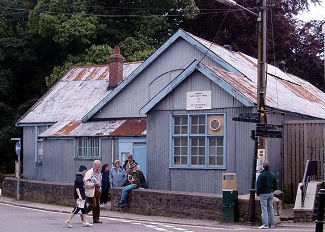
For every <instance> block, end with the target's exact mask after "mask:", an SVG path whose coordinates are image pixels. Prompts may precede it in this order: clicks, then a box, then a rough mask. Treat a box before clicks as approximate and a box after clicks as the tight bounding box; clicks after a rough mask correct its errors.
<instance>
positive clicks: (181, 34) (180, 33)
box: [82, 29, 242, 122]
mask: <svg viewBox="0 0 325 232" xmlns="http://www.w3.org/2000/svg"><path fill="white" fill-rule="evenodd" d="M179 38H183V39H184V40H186V41H187V42H189V43H190V44H192V45H193V46H195V47H196V48H198V49H199V50H200V51H201V52H202V53H204V54H205V53H206V55H207V56H209V57H210V58H211V59H213V60H214V61H216V62H217V63H218V64H219V65H220V66H221V67H223V68H224V69H226V70H227V71H230V72H233V73H236V74H242V73H241V72H240V71H239V70H237V69H236V68H235V67H233V66H232V65H230V64H229V63H227V62H226V61H225V60H223V59H222V58H221V57H219V56H218V55H216V54H215V53H214V52H212V51H211V50H210V49H209V48H207V47H206V46H204V45H203V44H202V43H200V42H199V41H197V40H196V39H194V38H193V37H192V36H191V35H190V34H188V33H187V32H185V31H184V30H182V29H179V30H178V31H177V32H176V33H175V34H174V35H172V36H171V37H170V38H169V39H168V40H167V41H166V42H165V43H164V44H163V45H162V46H161V47H160V48H158V49H157V50H156V51H155V52H154V53H153V54H152V55H151V56H150V57H149V58H148V59H147V60H146V61H145V62H143V63H142V64H141V65H140V66H139V67H138V68H137V69H136V70H134V71H133V72H132V73H131V74H130V75H129V76H128V77H127V78H125V79H124V80H123V81H122V82H121V83H120V84H119V85H118V86H117V87H116V88H115V89H114V90H112V91H111V92H110V93H109V94H108V95H107V96H106V97H105V98H103V99H102V100H101V101H100V102H99V103H98V104H97V105H96V106H95V107H94V108H93V109H91V110H90V111H89V112H88V113H87V114H86V115H85V116H84V117H83V118H82V122H87V121H88V120H89V119H90V118H91V117H92V116H93V115H95V114H96V113H97V112H98V111H99V110H100V109H101V108H102V107H104V106H105V105H106V104H107V103H108V102H109V101H110V100H111V99H112V98H114V97H115V96H116V95H117V94H118V93H119V92H120V91H121V90H122V89H124V87H125V86H127V85H128V84H129V83H130V82H131V81H132V80H133V79H134V78H135V77H136V76H137V75H138V74H140V73H141V72H142V71H143V70H144V69H145V68H146V67H147V66H148V65H150V64H151V63H152V62H153V61H154V60H155V59H156V58H157V57H159V56H160V55H161V54H162V53H163V52H164V51H165V50H166V49H167V48H168V47H169V46H171V45H172V44H173V43H174V42H175V41H176V40H177V39H179Z"/></svg>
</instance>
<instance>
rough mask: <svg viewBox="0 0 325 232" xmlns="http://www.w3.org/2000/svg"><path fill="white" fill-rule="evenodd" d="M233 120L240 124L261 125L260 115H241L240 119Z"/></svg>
mask: <svg viewBox="0 0 325 232" xmlns="http://www.w3.org/2000/svg"><path fill="white" fill-rule="evenodd" d="M232 120H234V121H239V122H251V123H259V119H258V113H240V114H239V116H238V117H233V118H232Z"/></svg>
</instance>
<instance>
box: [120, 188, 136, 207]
mask: <svg viewBox="0 0 325 232" xmlns="http://www.w3.org/2000/svg"><path fill="white" fill-rule="evenodd" d="M136 188H137V186H136V185H135V184H129V185H127V186H125V187H124V188H123V190H122V197H121V203H126V198H127V196H128V193H129V192H130V191H131V190H132V189H136Z"/></svg>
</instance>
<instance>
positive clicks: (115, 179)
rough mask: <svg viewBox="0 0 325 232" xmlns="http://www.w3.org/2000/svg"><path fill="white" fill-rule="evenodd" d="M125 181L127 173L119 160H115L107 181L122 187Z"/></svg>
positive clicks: (114, 185) (113, 185)
mask: <svg viewBox="0 0 325 232" xmlns="http://www.w3.org/2000/svg"><path fill="white" fill-rule="evenodd" d="M126 181H127V174H126V172H125V170H124V169H123V168H122V167H121V161H119V160H115V162H114V167H112V168H111V171H110V172H109V182H110V183H111V185H112V187H122V186H123V185H124V183H125V182H126Z"/></svg>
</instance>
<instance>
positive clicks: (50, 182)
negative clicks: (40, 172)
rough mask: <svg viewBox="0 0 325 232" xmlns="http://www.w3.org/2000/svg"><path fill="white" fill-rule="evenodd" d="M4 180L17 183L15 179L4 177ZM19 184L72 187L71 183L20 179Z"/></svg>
mask: <svg viewBox="0 0 325 232" xmlns="http://www.w3.org/2000/svg"><path fill="white" fill-rule="evenodd" d="M5 179H6V180H14V181H17V178H16V177H6V178H5ZM20 181H21V182H27V183H34V184H38V183H40V184H48V185H56V186H57V185H61V186H73V185H74V184H73V183H64V182H53V181H44V180H30V179H20Z"/></svg>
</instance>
